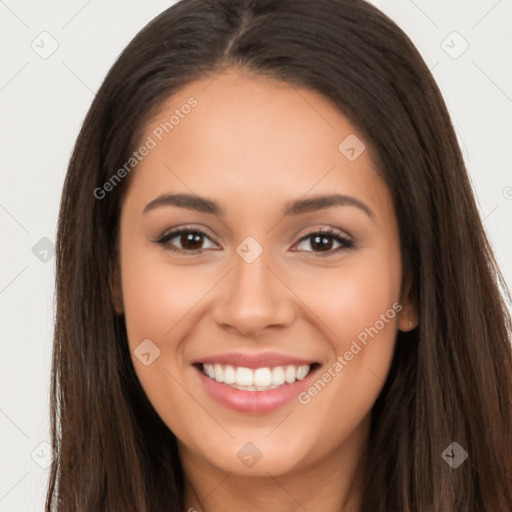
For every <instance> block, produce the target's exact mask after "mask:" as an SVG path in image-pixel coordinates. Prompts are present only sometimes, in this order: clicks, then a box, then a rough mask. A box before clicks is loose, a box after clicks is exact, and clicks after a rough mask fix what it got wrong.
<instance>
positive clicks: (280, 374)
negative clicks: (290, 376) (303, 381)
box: [272, 366, 286, 386]
mask: <svg viewBox="0 0 512 512" xmlns="http://www.w3.org/2000/svg"><path fill="white" fill-rule="evenodd" d="M285 381H286V377H285V374H284V368H283V367H282V366H274V368H272V384H275V385H276V386H281V385H282V384H284V383H285Z"/></svg>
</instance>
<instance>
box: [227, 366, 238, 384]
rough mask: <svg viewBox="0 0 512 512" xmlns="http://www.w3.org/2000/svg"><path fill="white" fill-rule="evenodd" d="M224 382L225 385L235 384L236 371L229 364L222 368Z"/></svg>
mask: <svg viewBox="0 0 512 512" xmlns="http://www.w3.org/2000/svg"><path fill="white" fill-rule="evenodd" d="M224 382H225V383H226V384H235V383H236V371H235V369H234V368H233V367H232V366H231V365H230V364H227V365H226V366H225V367H224Z"/></svg>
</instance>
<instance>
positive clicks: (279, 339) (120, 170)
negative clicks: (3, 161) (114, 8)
mask: <svg viewBox="0 0 512 512" xmlns="http://www.w3.org/2000/svg"><path fill="white" fill-rule="evenodd" d="M500 287H501V289H502V290H503V296H502V295H501V294H500ZM505 298H510V296H509V294H508V291H507V288H506V285H505V283H504V281H503V278H502V276H501V274H500V271H499V269H498V267H497V265H496V262H495V259H494V256H493V254H492V251H491V249H490V247H489V243H488V241H487V239H486V236H485V233H484V231H483V228H482V223H481V221H480V219H479V216H478V212H477V208H476V205H475V200H474V197H473V194H472V191H471V187H470V184H469V180H468V177H467V172H466V169H465V166H464V162H463V159H462V156H461V152H460V150H459V147H458V145H457V141H456V137H455V133H454V131H453V128H452V125H451V122H450V118H449V115H448V113H447V110H446V107H445V105H444V102H443V100H442V98H441V95H440V92H439V90H438V88H437V86H436V84H435V82H434V80H433V78H432V76H431V74H430V72H429V70H428V68H427V67H426V65H425V64H424V62H423V60H422V59H421V57H420V55H419V53H418V52H417V51H416V49H415V48H414V46H413V45H412V43H411V42H410V40H409V39H408V38H407V37H406V36H405V34H404V33H403V32H402V31H401V30H400V29H399V28H398V27H397V26H396V25H395V24H394V23H393V22H392V21H391V20H389V19H388V18H387V17H386V16H385V15H383V14H382V13H380V12H379V11H378V10H377V9H376V8H374V7H372V6H371V5H369V4H367V3H365V2H363V1H355V0H345V1H344V0H321V1H311V0H293V1H291V0H279V1H278V0H244V1H233V0H221V1H215V2H211V1H204V0H202V1H201V0H184V1H181V2H179V3H177V4H176V5H174V6H173V7H171V8H170V9H168V10H167V11H165V12H164V13H162V14H161V15H160V16H158V17H157V18H156V19H155V20H153V21H152V22H151V23H150V24H149V25H148V26H146V27H145V28H144V29H143V30H142V31H141V32H140V33H139V34H138V35H137V36H136V37H135V38H134V40H133V41H132V42H131V43H130V44H129V45H128V47H127V48H126V49H125V51H124V52H123V53H122V55H121V56H120V57H119V59H118V61H117V62H116V64H115V65H114V66H113V68H112V69H111V70H110V72H109V74H108V76H107V78H106V80H105V82H104V84H103V85H102V87H101V88H100V90H99V92H98V94H97V96H96V98H95V100H94V102H93V105H92V107H91V109H90V111H89V113H88V115H87V118H86V120H85V122H84V125H83V127H82V130H81V133H80V135H79V138H78V140H77V144H76V147H75V151H74V153H73V156H72V159H71V162H70V165H69V170H68V175H67V178H66V182H65V185H64V191H63V196H62V204H61V213H60V218H59V229H58V239H57V321H56V331H55V350H54V360H53V381H52V437H53V445H54V448H55V450H57V451H58V457H57V459H56V462H55V463H54V465H53V466H52V473H51V478H50V485H49V489H48V499H47V510H48V511H50V510H58V511H61V510H62V511H64V510H65V511H73V510H76V511H86V510H87V511H89V510H105V511H114V510H115V511H117V510H122V511H130V510H134V511H135V510H136V511H171V510H176V511H178V510H203V511H208V512H210V511H225V510H230V511H231V510H244V511H251V510H253V511H255V510H266V511H274V510H275V511H295V510H311V511H312V510H324V511H343V512H347V511H351V512H352V511H358V512H362V511H364V512H367V511H379V512H385V511H386V512H389V511H403V512H413V511H414V512H416V511H427V510H429V511H439V512H441V511H454V510H457V511H463V512H470V511H471V512H475V511H493V512H495V511H505V510H511V509H512V462H511V461H512V453H511V452H512V450H511V447H510V441H509V438H510V434H509V433H510V431H511V428H512V400H511V398H512V397H511V389H512V357H511V347H510V340H509V337H508V336H509V334H508V332H509V331H510V329H511V322H510V316H509V314H508V313H507V309H506V305H505V300H504V299H505Z"/></svg>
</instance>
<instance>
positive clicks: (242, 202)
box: [104, 71, 412, 476]
mask: <svg viewBox="0 0 512 512" xmlns="http://www.w3.org/2000/svg"><path fill="white" fill-rule="evenodd" d="M191 97H193V98H194V99H190V98H191ZM172 116H174V117H172ZM166 123H167V124H166ZM363 144H365V142H364V140H363V139H362V136H361V135H360V134H359V133H358V132H357V130H356V129H355V128H354V127H353V126H352V125H351V124H350V123H349V122H348V120H347V119H346V118H345V117H344V116H343V115H342V114H341V113H340V112H339V111H338V110H337V109H336V108H335V107H334V106H333V105H331V104H330V102H328V101H327V100H326V99H325V98H324V97H323V96H321V95H319V94H317V93H314V92H311V91H308V90H305V89H301V88H296V87H291V86H289V85H288V84H286V83H283V82H271V81H268V80H265V79H263V78H261V77H254V76H250V75H242V74H239V73H236V72H234V71H226V72H224V73H223V74H221V75H219V76H216V78H211V77H210V78H208V79H204V80H201V81H197V82H194V83H191V84H189V85H188V86H187V87H186V88H184V89H183V90H182V91H181V92H180V93H179V94H176V95H175V96H173V97H172V98H169V99H168V101H167V102H166V103H165V105H164V107H163V108H162V109H161V110H160V112H159V114H158V115H157V116H156V117H154V118H153V119H152V120H151V122H149V123H148V125H147V127H146V132H145V135H144V136H143V138H142V141H141V143H140V146H141V147H142V146H143V145H144V146H145V147H146V150H142V149H141V150H140V151H138V156H137V159H138V160H140V162H139V163H138V165H137V166H136V168H134V169H133V170H132V171H131V176H130V179H131V180H132V181H131V183H130V186H129V188H128V190H127V193H126V196H125V198H124V200H123V204H122V213H121V224H120V259H119V268H118V271H116V274H115V289H116V291H117V294H118V295H117V296H118V299H119V301H120V302H119V305H118V311H119V312H124V314H125V318H126V327H127V332H128V337H129V345H130V351H131V355H132V360H133V364H134V367H135V371H136V373H137V376H138V378H139V379H140V382H141V384H142V387H143V388H144V390H145V392H146V394H147V396H148V399H149V400H150V401H151V403H152V405H153V406H154V408H155V410H156V411H157V413H158V414H159V415H160V417H161V418H162V420H163V421H164V422H165V423H166V424H167V425H168V427H169V429H171V430H172V431H173V432H174V434H175V435H176V436H177V438H178V441H179V446H180V453H181V457H182V460H183V461H184V464H185V466H187V464H193V465H194V467H196V468H205V470H206V468H217V469H222V470H224V471H229V472H232V473H237V474H246V475H254V476H256V475H267V474H268V473H271V474H272V475H279V474H285V473H289V472H291V471H292V470H301V469H304V468H306V467H308V466H310V467H311V466H312V465H317V464H320V463H323V464H324V467H326V466H325V465H329V464H335V463H336V461H338V463H339V461H340V460H344V461H350V460H354V461H355V460H356V459H357V457H358V456H359V455H360V451H361V449H362V447H363V446H364V444H365V442H366V440H367V435H368V426H369V417H370V416H369V414H370V410H371V408H372V405H373V403H374V402H375V400H376V398H377V396H378V394H379V392H380V391H381V389H382V387H383V384H384V381H385V379H386V375H387V373H388V370H389V367H390V362H391V358H392V354H393V348H394V342H395V336H396V333H397V329H398V328H402V329H404V330H407V329H408V321H409V320H411V318H412V317H411V315H410V314H409V306H408V304H406V303H405V302H404V301H403V299H402V297H401V296H400V284H401V277H402V267H401V258H400V251H399V238H398V228H397V221H396V218H395V214H394V210H393V206H392V202H391V198H390V194H389V192H388V190H387V188H386V186H385V184H384V183H383V181H381V179H380V178H379V177H378V175H377V174H376V172H375V170H374V169H373V168H372V160H371V158H370V154H369V153H370V152H369V148H368V147H366V149H365V146H364V145H363ZM326 198H331V199H326ZM104 200H108V198H105V199H104ZM177 230H183V231H184V233H182V234H177V233H176V231H177ZM198 230H200V232H198ZM325 231H328V233H323V234H322V232H325ZM177 251H179V252H177ZM222 381H224V382H222ZM235 386H238V389H237V388H236V387H235Z"/></svg>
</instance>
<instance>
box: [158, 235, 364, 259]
mask: <svg viewBox="0 0 512 512" xmlns="http://www.w3.org/2000/svg"><path fill="white" fill-rule="evenodd" d="M185 233H194V234H197V235H202V236H204V237H206V238H208V239H210V240H211V238H210V237H209V236H208V235H207V234H206V233H205V232H204V231H202V230H201V229H198V228H186V227H185V228H180V229H177V230H175V231H171V232H169V233H166V234H164V235H162V236H161V237H160V238H159V239H158V240H155V241H154V242H155V243H156V244H158V245H162V246H165V245H166V244H167V243H168V242H169V240H172V239H173V238H176V237H177V236H179V235H182V234H185ZM315 235H320V236H326V237H327V238H333V239H334V240H336V242H338V243H340V244H341V247H338V248H337V249H335V250H329V251H325V252H323V251H294V252H312V253H313V254H315V255H316V256H317V257H320V258H323V257H326V256H332V255H334V254H337V253H339V252H342V251H344V250H347V249H352V248H354V247H355V244H354V242H353V240H351V239H349V238H348V237H345V236H343V235H340V233H339V232H338V231H336V230H334V229H332V228H329V229H320V230H318V231H312V232H311V233H309V234H307V235H305V236H303V237H302V238H301V239H300V240H299V241H298V243H301V242H302V241H304V240H307V239H308V238H312V237H313V236H315ZM296 245H297V244H296ZM165 248H166V250H170V251H173V252H175V253H179V254H186V255H189V256H190V255H196V254H202V253H203V251H205V250H207V249H195V250H190V251H187V250H185V249H179V248H177V247H172V246H170V245H169V246H167V247H165Z"/></svg>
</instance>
